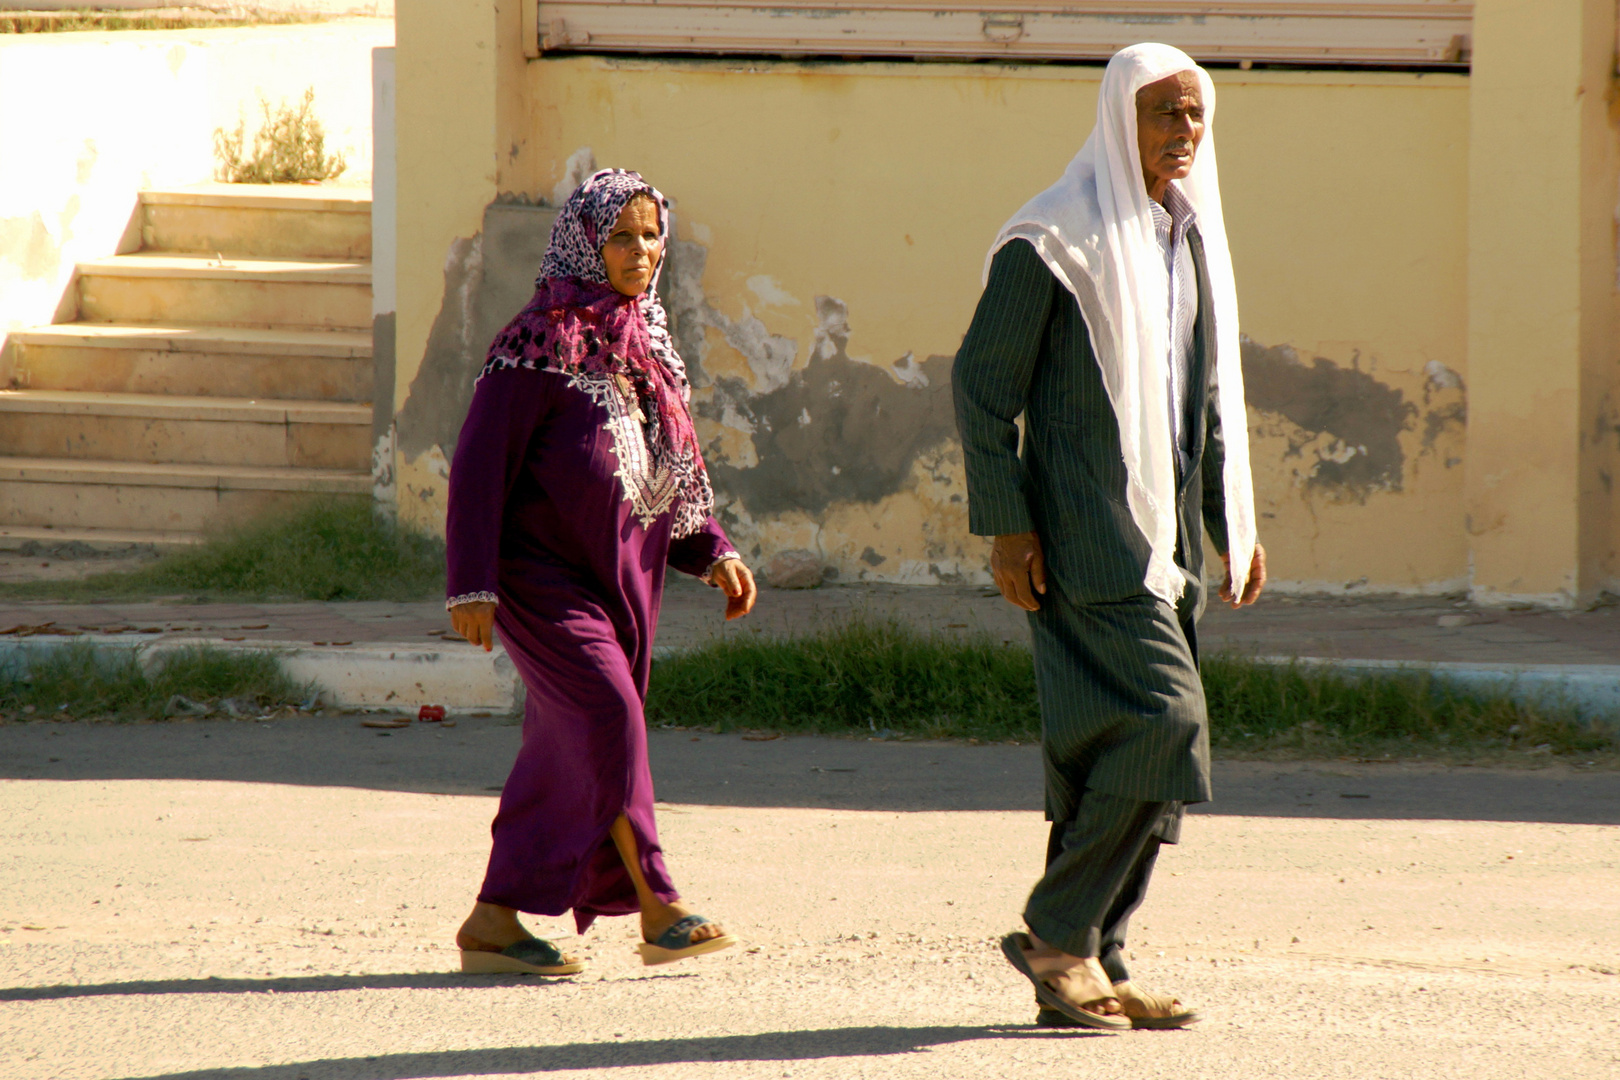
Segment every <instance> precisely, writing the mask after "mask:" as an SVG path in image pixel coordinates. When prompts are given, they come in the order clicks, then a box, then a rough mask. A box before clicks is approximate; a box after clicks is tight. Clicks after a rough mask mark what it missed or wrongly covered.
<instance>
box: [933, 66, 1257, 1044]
mask: <svg viewBox="0 0 1620 1080" xmlns="http://www.w3.org/2000/svg"><path fill="white" fill-rule="evenodd" d="M1214 106H1215V96H1214V88H1213V86H1212V85H1211V83H1210V80H1209V76H1208V75H1207V74H1206V73H1205V72H1204V70H1203V69H1202V68H1200V67H1198V65H1197V64H1196V63H1194V62H1193V60H1192V59H1191V58H1190V57H1188V56H1187V55H1186V54H1185V53H1183V52H1181V51H1180V50H1178V49H1173V48H1170V47H1169V46H1166V45H1151V44H1150V45H1134V46H1132V47H1130V48H1128V49H1125V50H1123V51H1121V52H1120V53H1118V54H1116V55H1115V56H1114V58H1113V59H1112V60H1111V61H1110V62H1109V64H1108V69H1107V71H1106V72H1105V74H1104V75H1103V83H1102V91H1101V97H1100V99H1099V101H1098V105H1097V126H1096V128H1095V130H1093V132H1092V134H1091V137H1090V139H1088V140H1087V142H1086V144H1085V147H1084V148H1083V149H1082V150H1081V151H1080V153H1079V154H1078V155H1077V156H1076V157H1075V159H1074V161H1073V162H1072V163H1071V164H1070V165H1069V168H1068V169H1067V171H1065V173H1064V175H1063V177H1062V179H1061V180H1059V181H1058V183H1056V184H1055V185H1053V186H1052V187H1051V188H1049V189H1048V190H1047V191H1045V192H1043V193H1042V194H1041V195H1039V196H1037V197H1036V198H1035V199H1033V200H1032V201H1031V202H1030V203H1029V204H1028V205H1027V206H1025V207H1024V208H1023V209H1022V210H1020V211H1019V212H1018V213H1017V214H1015V215H1014V216H1013V218H1012V220H1011V221H1009V222H1008V223H1007V224H1006V225H1005V226H1004V227H1003V228H1002V230H1001V233H1000V235H999V236H998V237H997V238H996V243H995V245H994V246H993V247H992V248H991V252H990V256H989V258H988V259H987V263H986V271H985V281H986V284H985V290H984V295H983V296H982V297H981V299H980V301H979V306H978V310H977V311H976V312H975V314H974V317H973V324H972V326H971V327H970V328H969V330H968V333H967V336H966V338H965V339H964V340H963V343H962V348H961V351H960V352H958V353H957V357H956V365H955V371H954V376H953V380H954V389H955V397H956V418H957V426H958V428H959V429H960V432H961V436H962V445H963V449H964V451H965V457H966V467H967V482H968V496H969V517H970V527H971V529H972V531H973V532H974V533H977V534H979V535H985V536H994V537H995V541H994V545H993V547H992V549H991V557H990V565H991V570H992V572H993V573H994V575H995V580H996V584H997V585H998V586H999V587H1000V589H1001V592H1002V594H1003V595H1004V596H1005V597H1006V598H1007V599H1008V600H1009V601H1010V602H1012V603H1013V604H1015V605H1017V606H1018V607H1021V608H1024V609H1025V610H1027V611H1028V612H1030V616H1029V619H1030V624H1031V627H1032V629H1033V631H1034V641H1035V671H1036V684H1037V688H1038V692H1039V695H1040V703H1041V716H1042V741H1041V746H1042V756H1043V759H1044V762H1045V771H1046V813H1047V818H1048V819H1049V820H1050V821H1051V822H1052V828H1051V838H1050V841H1049V843H1048V846H1047V865H1046V873H1045V876H1044V877H1042V878H1041V880H1040V881H1039V882H1038V883H1037V884H1036V886H1035V888H1034V891H1033V892H1031V894H1030V897H1029V903H1028V905H1027V907H1026V908H1025V911H1024V920H1025V922H1026V923H1027V924H1028V926H1029V933H1028V934H1027V935H1026V934H1011V935H1009V936H1008V937H1007V938H1006V939H1004V940H1003V942H1002V951H1003V952H1004V953H1005V954H1006V956H1007V959H1008V961H1009V962H1010V963H1012V965H1013V966H1014V967H1015V968H1017V969H1018V970H1019V971H1020V972H1022V973H1023V974H1024V975H1025V976H1026V977H1027V978H1029V980H1030V981H1031V982H1032V983H1033V984H1034V986H1035V993H1036V998H1037V1001H1038V1002H1039V1004H1040V1007H1041V1013H1040V1017H1039V1019H1040V1021H1041V1022H1043V1023H1050V1024H1068V1025H1080V1026H1084V1027H1092V1028H1103V1029H1119V1028H1129V1027H1151V1028H1167V1027H1185V1026H1186V1025H1188V1024H1191V1023H1193V1022H1195V1021H1196V1020H1197V1019H1198V1015H1197V1013H1195V1012H1193V1011H1191V1010H1190V1009H1187V1008H1185V1007H1183V1006H1182V1005H1181V1003H1180V1002H1179V1001H1178V1000H1177V999H1175V998H1174V997H1171V996H1168V995H1160V994H1152V993H1148V992H1145V991H1142V990H1140V989H1138V988H1137V987H1136V986H1135V985H1134V984H1133V983H1132V981H1131V978H1130V974H1129V972H1128V971H1127V970H1126V967H1125V962H1124V961H1125V956H1124V944H1125V931H1126V923H1127V921H1128V920H1129V918H1130V915H1131V913H1132V912H1134V911H1135V910H1136V908H1137V907H1138V906H1140V904H1141V902H1142V898H1143V896H1144V894H1145V891H1146V889H1147V884H1148V878H1149V876H1150V874H1151V873H1152V870H1153V862H1154V859H1155V857H1156V856H1157V853H1158V849H1159V845H1160V844H1161V843H1175V842H1176V840H1177V839H1178V835H1179V829H1180V823H1181V815H1182V807H1183V806H1184V805H1185V804H1186V803H1190V802H1201V801H1204V800H1207V799H1208V798H1209V797H1210V788H1209V738H1208V732H1207V730H1206V717H1205V706H1204V694H1203V685H1202V683H1201V682H1200V680H1199V676H1198V667H1197V656H1198V650H1197V636H1196V632H1195V629H1194V628H1195V624H1196V622H1197V619H1198V616H1199V614H1200V613H1201V612H1202V610H1203V605H1204V588H1203V565H1204V559H1203V537H1202V534H1201V532H1200V530H1199V523H1200V520H1199V519H1200V518H1202V525H1203V527H1204V528H1206V529H1208V531H1209V535H1210V539H1211V540H1212V541H1213V543H1214V545H1215V547H1216V549H1217V550H1219V551H1220V552H1221V553H1222V556H1223V558H1224V559H1225V560H1226V562H1227V567H1228V570H1227V578H1226V584H1225V586H1224V587H1223V588H1222V590H1221V596H1222V598H1223V599H1226V600H1228V601H1230V602H1231V603H1232V604H1233V606H1241V605H1243V604H1247V603H1252V602H1253V601H1254V600H1255V599H1256V598H1257V597H1258V596H1259V595H1260V590H1261V587H1262V586H1263V584H1264V582H1265V552H1264V550H1263V549H1262V548H1261V547H1260V546H1259V545H1258V544H1257V543H1255V530H1254V505H1253V504H1254V498H1253V492H1252V487H1251V481H1250V477H1249V460H1248V433H1247V424H1246V419H1245V414H1244V405H1243V372H1242V368H1241V365H1240V354H1239V344H1238V321H1237V294H1236V289H1235V287H1234V285H1233V279H1232V262H1231V255H1230V253H1229V251H1228V249H1227V244H1226V230H1225V225H1224V222H1223V219H1222V216H1221V202H1220V190H1219V185H1218V182H1217V177H1216V169H1215V147H1214V142H1213V137H1212V136H1211V134H1210V126H1211V122H1212V119H1213V115H1214ZM1020 414H1022V415H1023V417H1024V424H1025V430H1024V438H1023V453H1022V457H1020V455H1019V433H1018V430H1017V427H1016V426H1015V421H1016V419H1017V417H1018V416H1019V415H1020Z"/></svg>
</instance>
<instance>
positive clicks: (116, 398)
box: [0, 390, 371, 470]
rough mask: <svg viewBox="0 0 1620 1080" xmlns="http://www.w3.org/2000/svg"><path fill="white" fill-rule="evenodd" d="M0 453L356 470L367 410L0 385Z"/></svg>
mask: <svg viewBox="0 0 1620 1080" xmlns="http://www.w3.org/2000/svg"><path fill="white" fill-rule="evenodd" d="M0 455H7V456H12V457H29V458H74V459H81V460H89V461H134V462H151V463H153V464H158V463H164V464H169V463H182V464H197V465H207V464H217V465H255V466H269V467H291V468H313V469H356V470H358V469H364V468H366V467H367V463H368V462H369V461H370V460H371V407H370V406H368V405H353V404H348V403H345V402H336V401H274V400H266V401H259V400H254V399H249V398H226V397H178V396H174V395H159V394H104V393H85V392H81V391H75V390H0Z"/></svg>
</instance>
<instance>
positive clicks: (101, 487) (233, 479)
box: [0, 457, 371, 532]
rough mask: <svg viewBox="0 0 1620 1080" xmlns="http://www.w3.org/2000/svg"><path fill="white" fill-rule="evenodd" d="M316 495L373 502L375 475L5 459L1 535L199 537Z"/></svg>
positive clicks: (0, 477) (0, 460) (1, 462)
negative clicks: (29, 530)
mask: <svg viewBox="0 0 1620 1080" xmlns="http://www.w3.org/2000/svg"><path fill="white" fill-rule="evenodd" d="M311 496H324V497H332V496H353V497H356V498H370V497H371V474H370V473H368V472H355V471H350V470H343V469H286V468H280V469H275V468H255V467H251V466H214V465H142V464H137V463H135V462H127V461H73V460H67V459H63V458H21V457H0V528H15V527H18V526H44V525H50V526H52V527H53V530H67V529H113V530H120V531H125V530H134V531H139V532H197V531H202V530H205V529H210V528H215V527H220V526H226V525H234V524H240V523H242V522H245V521H248V520H251V519H252V518H254V517H256V516H258V515H260V514H265V513H270V512H273V511H276V510H280V509H286V508H289V507H291V506H293V505H296V504H297V503H299V502H302V501H304V500H307V499H308V498H310V497H311Z"/></svg>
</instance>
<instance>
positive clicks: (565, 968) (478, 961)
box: [461, 938, 585, 977]
mask: <svg viewBox="0 0 1620 1080" xmlns="http://www.w3.org/2000/svg"><path fill="white" fill-rule="evenodd" d="M461 970H462V971H463V972H465V973H466V974H468V975H549V976H552V977H557V976H562V975H578V974H579V973H580V972H582V971H584V970H585V964H584V963H583V962H582V961H579V960H567V959H565V958H564V957H563V954H562V951H561V950H559V949H558V948H557V946H555V945H553V944H552V943H551V942H549V941H546V940H545V939H543V938H524V939H523V940H522V941H515V942H513V943H512V944H510V945H508V946H507V947H506V948H504V949H502V950H501V951H500V952H493V951H490V950H487V949H462V950H461Z"/></svg>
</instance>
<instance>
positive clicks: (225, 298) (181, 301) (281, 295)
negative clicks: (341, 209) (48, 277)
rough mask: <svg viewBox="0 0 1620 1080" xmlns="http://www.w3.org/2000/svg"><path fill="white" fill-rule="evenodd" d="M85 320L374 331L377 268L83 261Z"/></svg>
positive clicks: (131, 258)
mask: <svg viewBox="0 0 1620 1080" xmlns="http://www.w3.org/2000/svg"><path fill="white" fill-rule="evenodd" d="M78 289H79V298H78V300H79V319H80V320H83V321H86V322H100V323H151V324H164V325H173V324H175V323H191V324H198V325H207V326H219V325H225V326H252V327H265V328H269V329H289V328H305V329H320V330H368V329H370V327H371V264H370V263H369V262H359V261H353V260H341V259H292V258H287V259H261V258H248V257H237V258H224V259H219V258H214V257H213V256H203V255H174V254H161V253H158V254H152V253H143V254H136V255H114V256H112V257H110V258H106V259H93V260H91V261H89V262H83V263H80V264H79V281H78Z"/></svg>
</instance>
